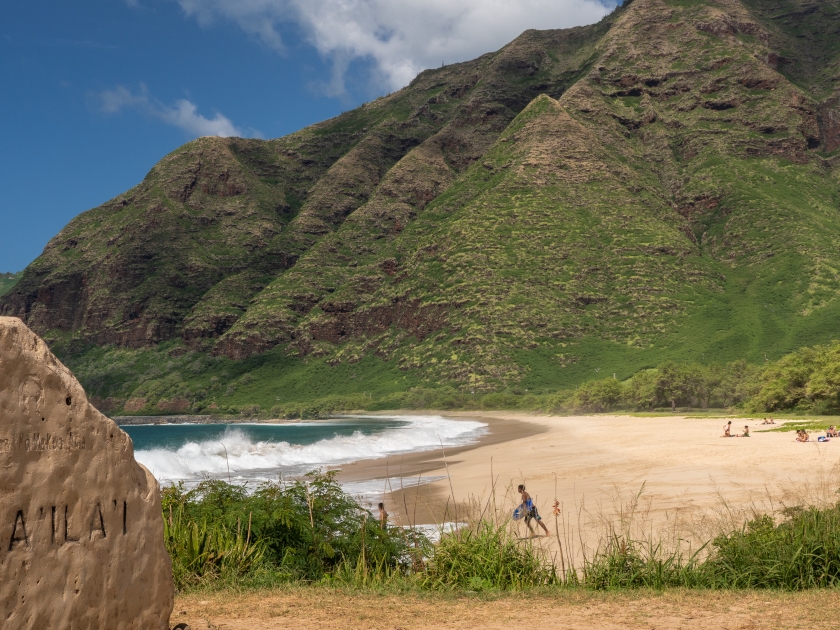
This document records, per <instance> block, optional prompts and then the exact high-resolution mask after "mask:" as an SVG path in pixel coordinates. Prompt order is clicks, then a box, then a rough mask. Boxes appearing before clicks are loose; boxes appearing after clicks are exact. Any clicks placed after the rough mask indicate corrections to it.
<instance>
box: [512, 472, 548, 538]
mask: <svg viewBox="0 0 840 630" xmlns="http://www.w3.org/2000/svg"><path fill="white" fill-rule="evenodd" d="M517 490H519V492H520V494H521V496H522V505H520V506H519V507H520V509H521V510H522V511H523V512H524V514H525V524H526V525H527V526H528V529H530V530H531V532H532V533H533V531H534V530H533V529H531V520H532V519H533V520H536V521H537V525H539V526H540V527H542V528H543V531H544V532H545V535H546V536H548V527H546V526H545V523H543V522H542V517H540V513H539V512H538V511H537V506H536V505H534V500H533V499H532V498H531V495H530V494H528V493H527V492H525V485H524V484H519V487H518V488H517Z"/></svg>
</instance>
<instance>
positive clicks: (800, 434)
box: [796, 429, 811, 442]
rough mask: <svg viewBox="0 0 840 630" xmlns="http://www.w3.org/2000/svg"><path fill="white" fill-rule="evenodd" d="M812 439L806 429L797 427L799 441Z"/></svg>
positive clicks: (797, 439)
mask: <svg viewBox="0 0 840 630" xmlns="http://www.w3.org/2000/svg"><path fill="white" fill-rule="evenodd" d="M810 439H811V436H809V435H808V433H807V432H806V431H805V429H797V430H796V441H797V442H807V441H808V440H810Z"/></svg>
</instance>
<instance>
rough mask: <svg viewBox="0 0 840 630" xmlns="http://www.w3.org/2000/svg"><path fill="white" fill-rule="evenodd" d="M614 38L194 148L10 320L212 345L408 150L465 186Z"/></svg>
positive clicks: (519, 47) (490, 66) (83, 224)
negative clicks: (508, 136)
mask: <svg viewBox="0 0 840 630" xmlns="http://www.w3.org/2000/svg"><path fill="white" fill-rule="evenodd" d="M608 25H609V23H608V22H604V23H602V24H600V25H596V26H591V27H586V28H581V29H572V30H570V31H562V32H557V31H553V32H544V33H541V32H530V33H526V34H525V35H523V36H522V37H521V38H519V39H518V40H517V41H516V42H514V43H513V44H511V45H509V46H507V47H506V48H504V49H503V50H501V51H499V52H498V53H494V54H490V55H485V56H484V57H482V58H480V59H478V60H476V61H474V62H469V63H465V64H458V65H455V66H450V67H447V68H443V69H440V70H435V71H428V72H425V73H423V74H422V75H421V76H419V77H418V78H417V79H416V80H415V81H414V82H413V83H412V85H411V86H410V87H409V88H406V89H404V90H402V91H400V92H398V93H396V94H393V95H391V96H389V97H385V98H381V99H379V100H377V101H375V102H374V103H370V104H368V105H365V106H363V107H362V108H360V109H358V110H354V111H352V112H349V113H347V114H345V115H343V116H341V117H339V118H336V119H334V120H330V121H327V122H325V123H321V124H318V125H315V126H313V127H310V128H307V129H304V130H303V131H301V132H298V133H296V134H293V135H291V136H288V137H286V138H281V139H279V140H272V141H268V142H263V141H258V140H241V139H220V138H201V139H199V140H196V141H194V142H191V143H189V144H187V145H185V146H184V147H182V148H180V149H178V150H177V151H175V152H173V153H172V154H171V155H169V156H167V157H166V158H164V160H162V161H161V162H160V163H159V164H158V165H156V166H155V168H153V169H152V171H151V172H150V173H149V174H148V175H147V177H146V178H145V180H144V181H143V183H141V184H140V185H139V186H137V187H136V188H134V189H132V190H131V191H129V192H127V193H125V194H124V195H121V196H120V197H117V198H116V199H114V200H112V201H110V202H108V203H106V204H104V205H103V206H100V207H99V208H96V209H94V210H91V211H89V212H86V213H84V214H82V215H80V216H79V217H77V218H76V219H74V220H73V221H72V222H71V223H70V224H69V225H68V226H67V227H66V228H65V229H64V230H62V232H61V233H59V234H58V235H57V236H56V237H55V238H54V239H53V240H52V241H51V242H50V243H49V244H48V245H47V247H46V249H45V251H44V253H43V254H42V255H41V256H40V257H39V258H38V259H37V260H36V261H35V262H34V263H33V264H32V265H30V267H29V268H28V269H27V270H26V273H25V274H24V278H23V280H22V282H21V284H20V285H19V286H18V287H17V288H16V290H15V291H14V292H13V293H12V294H11V295H9V296H8V297H7V299H6V300H5V301H4V306H3V312H6V313H14V314H17V315H20V316H22V317H24V318H25V319H26V320H27V321H28V322H29V324H30V325H31V326H33V328H35V329H36V330H38V331H39V332H41V333H42V334H45V335H47V338H49V339H52V340H58V339H62V338H65V337H68V336H72V337H73V338H77V339H84V340H89V341H93V342H95V343H99V344H102V343H116V344H119V345H127V346H132V347H142V346H147V345H150V344H155V343H159V342H161V341H165V340H167V339H172V338H175V337H180V336H181V335H182V334H183V336H184V338H185V340H186V341H188V342H189V341H192V340H194V339H201V338H204V337H207V336H211V337H212V336H217V335H218V334H220V333H221V332H223V331H224V330H226V329H227V327H229V326H230V325H231V324H232V322H233V321H235V320H236V318H237V317H238V316H239V315H240V314H241V313H242V312H243V311H244V309H245V307H246V306H247V304H248V300H249V299H250V297H251V296H252V295H253V294H254V293H256V292H257V291H259V290H261V289H262V288H263V287H264V286H265V285H266V284H267V282H269V281H270V279H271V278H272V277H273V276H274V275H276V274H277V273H278V272H281V271H282V270H284V269H287V268H289V267H291V266H293V265H294V263H295V262H296V261H297V259H298V258H299V257H300V255H301V254H302V253H303V252H305V251H307V250H308V249H309V248H310V247H311V246H312V245H313V244H315V243H317V242H318V241H319V240H320V239H321V238H323V236H324V235H326V234H329V233H330V232H332V231H333V230H334V229H335V228H336V227H337V226H339V225H341V224H342V222H343V221H344V220H345V218H346V217H347V216H348V215H351V214H352V213H353V212H354V211H355V210H356V209H357V208H358V207H359V206H362V205H364V204H365V203H366V201H367V200H368V199H369V197H370V196H371V194H372V193H373V192H374V190H375V189H376V188H377V187H378V186H379V184H380V182H381V180H382V178H383V177H384V176H385V174H386V173H388V172H389V171H390V170H391V168H392V167H393V166H394V164H396V163H397V162H398V161H399V160H400V159H401V158H403V157H404V156H405V155H406V154H407V153H408V152H410V151H411V150H412V149H414V148H415V147H418V146H419V145H421V144H422V143H424V142H425V141H426V140H427V139H429V138H430V137H433V136H434V138H435V139H434V142H435V143H436V145H437V146H439V147H440V149H439V150H440V153H441V155H442V158H443V160H444V162H445V164H446V170H447V172H450V173H454V174H457V173H458V172H459V171H461V170H463V169H464V168H465V167H466V166H467V165H468V164H470V163H471V162H472V161H474V160H475V159H477V158H478V157H479V156H480V155H481V154H482V153H483V152H484V150H485V149H486V147H487V146H488V144H489V143H491V142H492V140H493V139H494V138H495V137H496V136H498V134H499V133H500V132H501V131H502V130H503V129H504V128H505V127H506V126H507V124H508V123H509V122H510V121H511V120H512V119H513V117H514V116H515V115H516V114H517V113H518V112H519V111H521V110H522V108H524V107H525V106H526V105H527V104H528V102H529V101H530V100H531V99H533V98H534V97H536V96H537V95H539V94H540V93H543V92H546V93H549V94H553V95H559V94H562V92H563V91H564V90H565V89H566V88H567V87H568V86H569V85H571V84H572V83H574V81H575V80H576V78H577V77H578V76H579V74H580V73H581V72H582V71H583V70H584V69H585V67H586V65H587V63H588V62H591V59H589V55H588V53H587V52H586V50H587V49H590V50H591V47H592V45H593V43H594V41H596V40H597V38H598V37H599V36H600V35H601V34H602V33H603V32H605V31H606V30H607V28H608ZM548 51H550V54H549V52H548ZM409 192H410V191H409ZM418 192H419V194H421V196H422V195H426V196H427V195H428V194H429V192H428V191H418ZM423 199H424V200H425V201H428V198H427V197H424V198H423ZM219 283H221V284H219ZM217 285H218V286H217ZM214 286H215V289H214ZM185 319H186V321H185ZM68 333H69V335H68Z"/></svg>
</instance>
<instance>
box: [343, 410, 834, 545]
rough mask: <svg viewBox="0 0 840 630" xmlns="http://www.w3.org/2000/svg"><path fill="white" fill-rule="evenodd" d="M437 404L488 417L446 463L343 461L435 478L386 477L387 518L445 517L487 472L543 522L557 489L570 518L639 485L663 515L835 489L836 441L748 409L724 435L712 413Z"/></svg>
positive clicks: (379, 471) (359, 470)
mask: <svg viewBox="0 0 840 630" xmlns="http://www.w3.org/2000/svg"><path fill="white" fill-rule="evenodd" d="M441 415H445V416H448V417H463V418H472V419H480V420H482V421H484V422H487V423H488V425H489V428H490V432H489V435H488V436H487V437H486V438H484V439H483V440H482V441H481V442H480V443H479V444H477V445H474V446H471V447H464V448H461V449H458V450H452V451H449V452H446V462H444V457H443V454H442V453H441V451H440V450H438V451H436V452H426V453H415V454H412V455H409V456H403V457H390V458H383V459H380V460H370V461H365V462H358V463H356V464H353V465H352V466H347V467H345V468H344V470H343V472H342V474H343V475H345V476H346V477H351V478H365V477H366V478H368V479H370V478H377V477H384V476H385V471H386V470H387V471H388V472H389V474H390V475H391V476H392V477H393V476H394V475H397V474H402V475H403V476H405V477H408V476H412V475H418V474H420V473H421V471H422V475H423V476H424V477H439V478H441V477H442V478H441V479H438V480H437V481H434V482H432V483H429V484H425V485H421V486H419V487H416V488H409V489H406V490H405V491H400V490H399V488H393V483H392V489H393V490H394V492H391V493H389V494H388V495H387V497H386V504H387V509H388V511H389V513H390V514H391V517H392V520H393V521H394V522H396V523H399V524H408V523H411V522H416V523H432V522H440V521H441V520H442V519H443V518H446V519H448V520H452V519H453V510H452V509H451V508H452V502H451V500H450V502H449V509H448V511H447V514H446V515H444V506H446V505H447V499H449V498H450V497H451V496H452V495H453V494H454V498H455V499H456V501H458V502H459V503H461V504H464V503H466V502H469V501H470V500H471V499H476V498H482V499H484V500H486V499H487V498H488V497H489V496H490V493H491V491H492V489H493V481H492V480H493V479H495V480H496V481H495V491H496V496H497V503H498V504H499V505H502V506H504V507H505V509H508V508H509V509H511V510H512V509H513V507H514V506H515V501H514V497H513V492H511V490H513V489H515V487H516V485H517V484H519V483H525V484H526V486H527V489H528V491H529V492H530V493H531V495H532V496H533V497H534V499H535V500H536V502H537V505H538V507H539V510H540V513H541V514H542V515H543V516H544V517H545V520H546V522H547V523H548V524H549V525H552V527H550V529H553V517H552V516H550V515H551V505H552V503H553V501H554V499H555V498H556V499H557V500H558V501H560V503H561V505H562V506H563V509H564V513H565V514H566V518H567V519H569V518H570V517H571V516H572V515H574V519H573V520H579V513H580V511H581V508H584V511H585V512H586V513H587V514H588V515H589V520H590V521H591V520H592V519H596V520H597V518H600V517H602V516H607V517H608V516H609V515H610V514H615V513H616V511H617V510H618V509H619V508H620V507H621V506H622V505H623V506H624V508H625V509H626V507H627V504H628V502H629V501H630V499H631V498H632V497H633V496H635V495H638V494H639V492H640V491H641V490H642V488H644V490H643V492H642V495H641V500H640V501H639V504H638V510H639V511H644V512H646V517H649V519H650V520H652V521H658V522H666V523H669V522H671V520H672V519H674V518H676V516H677V515H682V517H684V518H689V517H692V518H698V517H705V516H708V515H709V514H712V513H713V514H717V515H720V513H721V511H722V510H723V511H729V514H731V515H732V517H733V518H735V519H736V520H737V518H736V517H737V515H738V514H739V513H740V511H741V510H744V509H746V508H749V507H750V506H755V507H757V508H758V509H762V510H764V509H768V508H771V509H772V508H778V507H779V505H781V504H787V505H791V504H799V503H802V502H804V500H805V499H807V500H808V501H820V500H821V499H824V498H826V497H831V496H835V495H834V491H833V489H834V488H836V487H837V481H836V480H832V479H833V478H834V470H835V467H836V465H837V463H838V461H839V460H840V440H834V441H832V442H828V443H816V442H814V443H807V444H802V443H798V442H796V441H795V439H794V438H795V435H794V434H793V433H790V432H787V433H784V432H770V431H767V429H770V428H774V427H767V426H761V424H760V421H755V420H751V421H748V420H743V419H737V418H736V419H733V427H734V429H733V431H732V433H733V434H736V433H742V432H743V426H744V424H749V425H750V430H751V434H752V435H751V437H749V438H737V437H733V438H730V439H725V438H722V437H721V436H722V435H723V425H724V424H726V422H727V420H726V419H722V418H691V417H685V416H667V417H634V416H619V415H602V416H576V417H559V416H539V415H530V414H519V413H504V412H502V413H498V412H484V413H482V412H469V413H446V412H441ZM447 464H448V471H447ZM491 468H492V474H491ZM506 493H507V495H508V496H507V498H505V494H506ZM516 498H518V495H517V497H516ZM516 502H518V501H516ZM779 502H781V503H779ZM724 504H725V505H726V509H725V510H724V509H723V508H724Z"/></svg>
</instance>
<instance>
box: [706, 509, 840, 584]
mask: <svg viewBox="0 0 840 630" xmlns="http://www.w3.org/2000/svg"><path fill="white" fill-rule="evenodd" d="M714 548H715V552H714V554H713V555H712V557H711V559H710V560H709V561H708V562H707V563H706V566H704V569H705V570H706V572H707V573H708V576H707V578H706V580H705V581H706V583H707V584H709V585H713V586H718V587H721V586H722V587H725V588H778V589H785V590H802V589H807V588H827V587H836V586H840V506H835V507H832V508H828V509H818V508H808V509H804V510H794V511H793V513H792V514H791V515H790V517H789V518H788V520H786V521H785V522H783V523H781V524H780V525H775V524H774V522H773V520H772V519H771V518H770V517H769V516H766V515H765V516H761V517H758V518H756V519H754V520H752V521H750V522H749V523H747V525H746V526H745V527H744V528H743V529H742V530H741V531H737V532H733V533H731V534H728V535H725V536H719V537H718V538H716V539H715V540H714Z"/></svg>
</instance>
